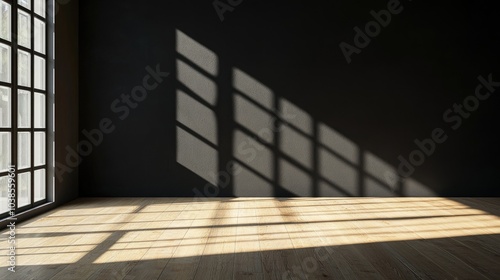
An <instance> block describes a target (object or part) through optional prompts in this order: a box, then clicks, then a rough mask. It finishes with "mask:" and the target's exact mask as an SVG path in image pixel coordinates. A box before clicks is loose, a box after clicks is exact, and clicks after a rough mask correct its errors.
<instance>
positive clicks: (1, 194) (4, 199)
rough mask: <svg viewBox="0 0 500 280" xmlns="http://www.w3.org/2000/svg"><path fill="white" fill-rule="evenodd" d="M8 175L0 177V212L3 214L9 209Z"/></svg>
mask: <svg viewBox="0 0 500 280" xmlns="http://www.w3.org/2000/svg"><path fill="white" fill-rule="evenodd" d="M8 190H9V177H8V176H4V177H0V214H3V213H5V212H7V211H9V210H10V207H9V198H8V194H9V193H8Z"/></svg>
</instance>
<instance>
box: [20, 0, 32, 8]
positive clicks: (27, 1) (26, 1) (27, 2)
mask: <svg viewBox="0 0 500 280" xmlns="http://www.w3.org/2000/svg"><path fill="white" fill-rule="evenodd" d="M17 4H19V5H21V6H23V7H25V8H26V9H31V1H30V0H17Z"/></svg>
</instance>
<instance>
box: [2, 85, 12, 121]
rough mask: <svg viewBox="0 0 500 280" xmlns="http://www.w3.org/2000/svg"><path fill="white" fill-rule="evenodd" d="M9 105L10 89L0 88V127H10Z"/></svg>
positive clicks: (10, 101) (10, 99)
mask: <svg viewBox="0 0 500 280" xmlns="http://www.w3.org/2000/svg"><path fill="white" fill-rule="evenodd" d="M11 104H12V98H11V97H10V88H8V87H0V127H10V122H11V121H10V119H11V116H10V110H11V109H10V108H11V107H10V106H11Z"/></svg>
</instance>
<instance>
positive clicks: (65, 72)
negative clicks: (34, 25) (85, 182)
mask: <svg viewBox="0 0 500 280" xmlns="http://www.w3.org/2000/svg"><path fill="white" fill-rule="evenodd" d="M78 2H79V1H78V0H72V1H56V3H57V6H56V7H57V9H56V16H55V19H56V24H55V33H56V36H55V50H56V59H55V68H56V79H55V92H56V94H55V109H56V111H55V118H56V122H55V126H56V127H55V141H56V146H55V148H56V150H55V157H56V158H55V160H56V162H57V164H56V180H55V186H56V188H55V190H56V193H55V196H56V197H55V201H56V205H60V204H63V203H66V202H68V201H70V200H73V199H75V198H77V197H78V192H79V190H78V168H72V169H71V171H69V169H64V168H63V169H61V168H60V166H61V165H64V166H66V155H67V152H66V147H76V145H77V144H78V133H79V130H78V90H79V89H78V69H79V64H78V23H79V21H78V7H79V3H78ZM61 3H63V4H61ZM57 166H58V167H57ZM68 168H69V167H68Z"/></svg>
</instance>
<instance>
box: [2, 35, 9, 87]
mask: <svg viewBox="0 0 500 280" xmlns="http://www.w3.org/2000/svg"><path fill="white" fill-rule="evenodd" d="M0 81H2V82H6V83H10V47H9V46H7V45H4V44H2V43H0Z"/></svg>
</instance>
